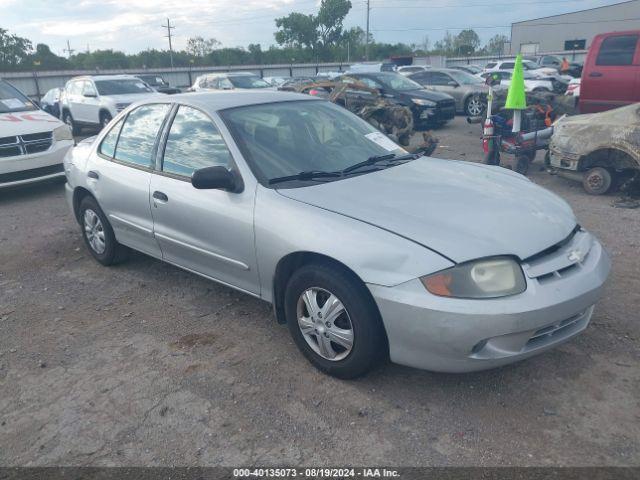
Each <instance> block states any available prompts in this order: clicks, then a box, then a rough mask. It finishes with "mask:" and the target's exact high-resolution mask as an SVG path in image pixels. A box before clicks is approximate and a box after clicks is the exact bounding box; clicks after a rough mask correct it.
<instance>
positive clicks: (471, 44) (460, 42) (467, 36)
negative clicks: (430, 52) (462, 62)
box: [453, 28, 480, 55]
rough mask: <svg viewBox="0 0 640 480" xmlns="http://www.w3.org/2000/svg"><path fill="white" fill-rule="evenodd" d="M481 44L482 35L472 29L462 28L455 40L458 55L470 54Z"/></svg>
mask: <svg viewBox="0 0 640 480" xmlns="http://www.w3.org/2000/svg"><path fill="white" fill-rule="evenodd" d="M479 46H480V37H479V36H478V34H477V33H476V32H475V30H472V29H470V28H469V29H466V30H462V31H461V32H460V33H459V34H458V35H457V36H456V37H455V40H454V42H453V47H454V50H455V53H456V54H458V55H470V54H472V53H474V52H475V51H476V50H477V49H478V47H479Z"/></svg>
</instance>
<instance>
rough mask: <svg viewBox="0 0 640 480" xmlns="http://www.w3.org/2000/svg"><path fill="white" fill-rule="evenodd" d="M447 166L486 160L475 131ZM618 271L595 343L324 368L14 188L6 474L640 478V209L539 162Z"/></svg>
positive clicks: (233, 297)
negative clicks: (408, 473)
mask: <svg viewBox="0 0 640 480" xmlns="http://www.w3.org/2000/svg"><path fill="white" fill-rule="evenodd" d="M437 135H438V136H439V137H440V139H441V141H440V147H439V148H438V150H437V151H436V153H435V156H440V157H444V158H452V159H465V160H469V161H477V160H479V159H480V155H481V149H480V142H479V140H478V135H479V127H478V126H473V127H470V126H468V125H467V124H466V123H465V122H464V119H463V118H460V117H459V118H457V119H456V120H455V122H453V123H452V124H451V125H449V126H447V127H446V128H444V129H442V130H440V131H438V132H437ZM533 170H534V171H533V172H532V173H531V178H532V179H533V180H534V181H535V182H536V183H539V184H541V185H543V186H544V187H546V188H549V189H551V190H553V191H554V192H557V193H559V194H560V195H562V196H563V197H564V198H565V199H567V200H568V201H569V203H571V205H572V206H573V208H574V209H575V211H576V213H577V215H578V217H579V219H580V222H581V223H582V224H583V225H584V226H585V227H586V228H588V229H590V230H591V231H593V232H594V233H595V234H596V235H597V236H598V237H599V238H600V239H601V240H602V241H603V243H604V244H605V246H606V247H607V248H608V249H609V251H610V252H611V253H612V255H613V260H614V267H613V272H612V275H611V278H610V281H609V283H608V286H607V289H606V293H605V297H604V298H603V299H602V301H601V302H600V304H599V305H598V307H597V310H596V313H595V315H594V317H593V321H592V323H591V325H590V327H589V328H588V329H587V330H586V332H585V333H584V334H582V335H581V336H579V337H578V338H576V339H574V340H573V341H571V342H570V343H568V344H564V345H563V346H561V347H559V348H557V349H555V350H553V351H551V352H548V353H546V354H543V355H541V356H538V357H536V358H533V359H530V360H527V361H524V362H521V363H519V364H515V365H511V366H508V367H505V368H501V369H497V370H493V371H488V372H480V373H474V374H464V375H446V374H435V373H429V372H424V371H420V370H414V369H410V368H406V367H400V366H397V365H391V364H390V365H387V366H384V367H382V368H381V369H379V370H378V371H376V372H374V373H372V374H370V375H369V376H367V377H366V378H363V379H359V380H357V381H350V382H345V381H339V380H336V379H333V378H330V377H327V376H325V375H323V374H321V373H319V372H317V371H316V370H315V369H314V368H312V367H311V366H310V365H309V364H308V363H307V362H306V361H305V360H304V359H303V357H302V356H301V354H299V353H298V351H297V350H296V348H295V346H294V344H293V342H292V340H291V339H290V337H289V334H288V332H287V330H286V328H285V327H284V326H281V325H278V324H276V323H275V321H274V319H273V317H272V314H271V311H270V308H269V306H268V305H266V304H264V303H263V302H261V301H259V300H256V299H253V298H250V297H248V296H245V295H242V294H240V293H236V292H235V291H232V290H230V289H228V288H225V287H222V286H219V285H217V284H215V283H211V282H208V281H206V280H203V279H201V278H199V277H197V276H195V275H192V274H189V273H186V272H184V271H181V270H179V269H177V268H174V267H172V266H169V265H166V264H163V263H161V262H159V261H157V260H154V259H151V258H149V257H146V256H144V255H141V254H134V255H133V257H132V258H131V260H130V261H129V262H128V263H125V264H123V265H121V266H118V267H114V268H105V267H102V266H100V265H99V264H98V263H96V262H95V261H94V260H93V259H92V258H91V256H90V255H89V253H88V252H87V251H86V250H85V247H84V245H83V243H82V240H81V237H80V233H79V227H78V226H77V224H75V223H74V220H73V219H72V217H71V215H70V213H69V211H68V210H67V206H66V204H65V202H64V197H63V186H62V184H60V183H54V184H51V183H49V184H44V185H38V186H32V187H28V188H21V189H18V190H11V191H4V192H0V332H1V336H0V465H3V466H7V465H13V466H16V465H126V466H132V465H167V466H170V465H185V466H186V465H225V466H231V465H247V464H259V465H286V464H289V465H321V466H328V465H331V466H343V465H371V464H377V465H385V464H386V465H396V466H422V465H554V466H565V465H571V466H573V465H619V466H626V465H640V405H639V399H640V388H639V387H640V362H639V360H640V350H639V348H638V347H639V343H640V327H639V319H640V313H638V312H639V307H640V288H639V287H640V256H639V255H638V254H639V253H640V248H639V247H640V210H625V209H618V208H614V207H612V205H611V204H612V202H613V200H615V197H614V196H605V197H589V196H587V195H586V194H584V193H583V191H582V189H581V187H580V186H579V185H578V184H574V183H571V182H569V181H567V180H563V179H561V178H558V177H552V176H549V175H547V174H546V173H545V172H542V171H540V168H537V167H535V166H534V168H533Z"/></svg>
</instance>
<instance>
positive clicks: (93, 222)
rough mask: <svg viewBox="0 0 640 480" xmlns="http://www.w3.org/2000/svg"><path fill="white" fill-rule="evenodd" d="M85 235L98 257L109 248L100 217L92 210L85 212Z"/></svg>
mask: <svg viewBox="0 0 640 480" xmlns="http://www.w3.org/2000/svg"><path fill="white" fill-rule="evenodd" d="M84 233H85V235H86V237H87V241H88V242H89V245H90V246H91V248H92V250H93V251H94V252H96V253H97V254H98V255H102V254H103V253H104V251H105V250H106V248H107V244H106V242H105V237H104V227H103V225H102V221H100V217H98V215H97V214H96V212H94V211H93V210H91V209H86V210H85V211H84Z"/></svg>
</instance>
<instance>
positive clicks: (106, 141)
mask: <svg viewBox="0 0 640 480" xmlns="http://www.w3.org/2000/svg"><path fill="white" fill-rule="evenodd" d="M122 122H123V120H122V119H120V120H118V123H116V124H115V125H114V126H113V128H111V130H109V133H107V134H106V135H105V136H104V138H103V139H102V143H101V144H100V149H99V150H98V151H99V152H100V153H101V154H102V155H104V156H106V157H109V158H113V156H114V155H115V153H116V144H117V143H118V135H119V134H120V129H121V128H122Z"/></svg>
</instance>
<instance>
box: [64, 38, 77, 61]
mask: <svg viewBox="0 0 640 480" xmlns="http://www.w3.org/2000/svg"><path fill="white" fill-rule="evenodd" d="M62 51H63V52H67V56H68V57H69V58H71V55H72V54H73V52H75V50H74V49H73V48H71V44H70V43H69V40H67V48H65V49H63V50H62Z"/></svg>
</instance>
